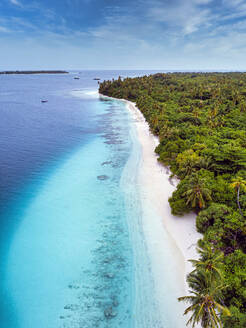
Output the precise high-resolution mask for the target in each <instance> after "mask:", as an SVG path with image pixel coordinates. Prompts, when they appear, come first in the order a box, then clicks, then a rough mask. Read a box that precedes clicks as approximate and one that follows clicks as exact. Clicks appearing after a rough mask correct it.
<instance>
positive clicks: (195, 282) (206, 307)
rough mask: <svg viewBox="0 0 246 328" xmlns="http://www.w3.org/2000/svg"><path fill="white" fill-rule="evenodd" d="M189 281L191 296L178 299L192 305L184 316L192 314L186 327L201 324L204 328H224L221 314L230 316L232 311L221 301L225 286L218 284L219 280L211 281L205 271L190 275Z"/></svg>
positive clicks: (200, 270) (197, 271) (201, 270)
mask: <svg viewBox="0 0 246 328" xmlns="http://www.w3.org/2000/svg"><path fill="white" fill-rule="evenodd" d="M187 281H188V284H189V287H190V288H191V290H190V293H191V295H189V296H183V297H179V298H178V301H179V302H181V301H183V302H188V303H190V304H191V305H190V306H189V307H188V308H187V309H186V310H185V311H184V315H186V314H188V313H189V312H192V315H191V317H190V318H189V320H188V321H187V324H186V325H187V326H188V325H190V324H191V325H192V327H195V326H196V324H198V323H200V324H201V326H202V327H203V328H219V327H222V322H221V319H220V316H221V314H223V315H226V316H230V311H229V310H228V309H227V308H226V307H225V306H223V305H222V304H220V303H221V301H219V300H220V298H221V291H222V290H223V289H224V288H225V286H223V285H222V284H218V280H211V279H210V273H209V272H206V271H205V270H203V269H199V270H196V271H195V272H192V273H190V274H189V275H188V277H187Z"/></svg>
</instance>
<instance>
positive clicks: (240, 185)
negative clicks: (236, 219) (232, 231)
mask: <svg viewBox="0 0 246 328" xmlns="http://www.w3.org/2000/svg"><path fill="white" fill-rule="evenodd" d="M230 186H231V187H232V188H233V189H235V191H236V193H237V206H238V208H239V212H240V214H241V215H242V216H243V212H242V209H241V206H240V202H239V196H240V189H242V190H243V191H246V180H244V179H243V178H242V177H240V176H238V177H237V178H234V179H232V183H231V184H230Z"/></svg>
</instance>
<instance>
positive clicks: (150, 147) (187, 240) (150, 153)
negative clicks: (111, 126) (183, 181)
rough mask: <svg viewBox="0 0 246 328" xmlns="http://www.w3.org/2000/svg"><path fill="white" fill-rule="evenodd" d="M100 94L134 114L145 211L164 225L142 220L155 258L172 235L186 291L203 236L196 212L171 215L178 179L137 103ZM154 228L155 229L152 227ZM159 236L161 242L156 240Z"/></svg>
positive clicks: (174, 250)
mask: <svg viewBox="0 0 246 328" xmlns="http://www.w3.org/2000/svg"><path fill="white" fill-rule="evenodd" d="M100 96H102V97H106V98H111V99H115V100H118V101H119V100H120V101H123V102H125V104H126V107H127V108H128V110H129V112H130V113H131V115H132V118H133V124H134V127H135V129H136V132H137V137H138V141H139V143H140V145H141V147H142V154H141V157H142V158H141V163H140V167H139V173H138V181H139V184H140V186H141V188H140V191H141V202H142V206H143V213H148V211H149V210H148V208H151V209H152V210H153V209H154V210H155V211H156V213H157V215H158V217H159V218H161V225H160V222H150V218H149V217H146V220H143V225H144V227H143V228H144V229H145V230H146V231H145V235H146V233H147V235H148V239H149V243H150V244H152V246H153V249H152V254H151V256H153V257H158V259H156V261H158V260H159V259H160V257H159V255H160V254H161V253H162V252H163V251H164V250H163V249H162V248H163V246H165V245H163V244H162V234H164V232H165V231H166V232H167V233H168V235H169V237H170V244H173V247H172V250H170V251H172V252H173V255H174V256H175V257H176V262H178V265H179V275H180V276H181V275H182V277H183V281H182V286H179V289H183V293H185V294H187V293H188V285H187V282H186V275H187V274H188V273H189V272H190V271H191V270H192V265H191V263H190V262H188V260H189V259H196V258H198V254H197V252H196V245H197V241H198V239H199V238H201V237H202V235H201V234H199V233H198V232H197V231H196V226H195V219H196V215H195V214H193V213H191V214H187V215H184V216H182V217H177V216H174V215H172V214H171V209H170V206H169V203H168V198H169V197H170V196H171V195H172V193H173V191H174V190H175V188H176V187H175V185H176V184H177V181H176V182H174V183H172V181H170V172H169V170H168V168H167V167H164V166H163V165H162V164H161V163H159V162H158V160H157V155H156V153H155V148H156V146H157V145H158V144H159V139H158V137H156V136H154V135H153V134H152V133H151V131H150V129H149V125H148V123H147V121H146V120H145V118H144V116H143V114H142V113H141V111H140V110H139V109H138V108H137V107H136V105H135V103H133V102H131V101H128V100H125V99H117V98H112V97H107V96H104V95H101V94H100ZM149 215H150V213H149ZM152 224H155V226H159V229H160V231H159V233H158V236H155V235H154V233H153V231H150V225H152ZM151 230H153V229H152V228H151ZM156 237H157V238H158V242H157V241H156V240H154V239H153V238H156ZM155 253H156V254H155ZM179 296H182V295H179Z"/></svg>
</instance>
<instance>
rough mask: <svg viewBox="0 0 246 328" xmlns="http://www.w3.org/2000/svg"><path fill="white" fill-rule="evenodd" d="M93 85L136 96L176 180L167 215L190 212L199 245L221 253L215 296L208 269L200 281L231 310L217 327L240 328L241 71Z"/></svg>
mask: <svg viewBox="0 0 246 328" xmlns="http://www.w3.org/2000/svg"><path fill="white" fill-rule="evenodd" d="M99 91H100V93H102V94H105V95H107V96H112V97H115V98H124V99H128V100H131V101H134V102H136V104H137V106H138V108H139V109H140V110H141V112H142V113H143V115H144V116H145V118H146V120H147V121H148V123H149V126H150V128H151V130H152V132H153V133H154V134H156V135H158V136H159V139H160V144H159V146H158V147H157V148H156V152H157V154H158V155H159V161H160V162H162V163H163V164H164V165H167V166H169V167H170V169H171V171H172V174H173V175H175V176H177V177H178V178H179V179H180V182H179V184H178V186H177V189H176V190H175V191H174V193H173V195H172V197H171V198H170V199H169V203H170V206H171V209H172V213H173V214H174V215H182V214H184V213H187V212H189V211H195V212H196V213H197V222H196V225H197V230H198V231H199V232H201V233H203V240H202V243H203V245H206V247H212V249H213V252H214V253H216V254H217V252H220V253H221V254H223V258H221V256H219V258H220V261H221V267H220V266H219V271H220V272H221V275H222V276H223V279H224V282H225V285H226V286H227V288H222V289H220V288H219V289H220V290H219V300H221V301H219V302H218V301H217V296H216V295H217V294H216V293H217V287H218V286H217V285H216V283H217V280H218V279H215V275H214V276H213V279H212V282H211V284H210V286H207V288H209V289H210V294H211V297H212V298H213V299H214V300H215V302H217V303H218V304H220V305H223V307H226V308H228V309H229V310H230V313H231V316H224V315H223V313H222V316H221V320H222V322H223V327H225V328H229V327H234V328H242V327H246V219H245V216H246V74H245V73H204V74H202V73H175V74H155V75H151V76H144V77H139V78H126V79H124V80H121V79H120V78H119V79H118V80H114V81H104V82H103V83H101V84H100V89H99ZM204 247H205V246H204ZM201 262H203V260H201ZM205 262H206V261H205ZM198 267H199V268H200V271H199V272H200V273H199V277H198V276H197V275H198V273H197V272H193V273H191V276H189V277H188V279H191V278H192V279H200V280H201V279H203V278H204V279H205V278H206V279H207V275H208V272H207V271H206V269H205V268H203V269H202V268H201V265H200V266H199V265H197V269H198ZM194 275H195V276H194ZM207 281H208V280H207ZM210 294H209V295H210ZM200 296H201V295H200ZM222 312H223V311H222ZM218 313H219V312H218ZM201 318H202V317H201ZM218 318H219V320H220V317H218ZM192 322H194V320H193V321H192ZM217 324H219V321H218V322H217ZM214 325H215V327H216V321H215V322H214ZM205 327H206V326H205ZM208 327H209V326H208ZM211 327H212V326H211Z"/></svg>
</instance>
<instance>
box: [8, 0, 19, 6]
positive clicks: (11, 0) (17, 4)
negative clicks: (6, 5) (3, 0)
mask: <svg viewBox="0 0 246 328" xmlns="http://www.w3.org/2000/svg"><path fill="white" fill-rule="evenodd" d="M9 1H10V2H11V3H12V5H15V6H21V3H20V2H19V1H18V0H9Z"/></svg>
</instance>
